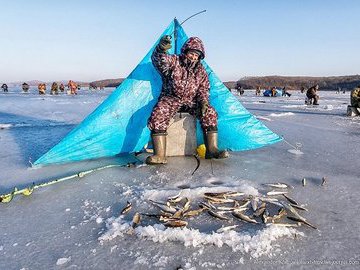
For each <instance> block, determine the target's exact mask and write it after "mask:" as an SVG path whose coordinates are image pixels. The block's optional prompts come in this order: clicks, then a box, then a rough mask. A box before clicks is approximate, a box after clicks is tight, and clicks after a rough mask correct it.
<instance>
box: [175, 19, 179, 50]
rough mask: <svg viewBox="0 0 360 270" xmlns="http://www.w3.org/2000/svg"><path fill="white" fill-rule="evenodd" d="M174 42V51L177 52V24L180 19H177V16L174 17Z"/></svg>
mask: <svg viewBox="0 0 360 270" xmlns="http://www.w3.org/2000/svg"><path fill="white" fill-rule="evenodd" d="M174 25H175V26H174V42H175V46H174V53H175V54H176V53H177V25H178V21H177V20H176V17H175V18H174Z"/></svg>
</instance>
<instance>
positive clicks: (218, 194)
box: [204, 191, 228, 199]
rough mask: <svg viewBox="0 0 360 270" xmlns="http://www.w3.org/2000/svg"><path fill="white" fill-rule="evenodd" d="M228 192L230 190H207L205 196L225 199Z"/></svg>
mask: <svg viewBox="0 0 360 270" xmlns="http://www.w3.org/2000/svg"><path fill="white" fill-rule="evenodd" d="M226 193H228V191H224V192H205V193H204V197H217V198H223V199H225V194H226Z"/></svg>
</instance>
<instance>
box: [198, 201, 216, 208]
mask: <svg viewBox="0 0 360 270" xmlns="http://www.w3.org/2000/svg"><path fill="white" fill-rule="evenodd" d="M199 207H201V208H205V209H216V207H215V206H213V205H212V204H211V203H210V202H200V203H199Z"/></svg>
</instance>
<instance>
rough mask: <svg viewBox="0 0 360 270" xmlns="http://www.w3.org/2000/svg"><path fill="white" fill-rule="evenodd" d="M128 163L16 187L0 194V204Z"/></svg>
mask: <svg viewBox="0 0 360 270" xmlns="http://www.w3.org/2000/svg"><path fill="white" fill-rule="evenodd" d="M128 165H129V163H128V164H127V165H120V164H111V165H106V166H103V167H99V168H95V169H91V170H87V171H82V172H78V173H76V174H73V175H69V176H65V177H62V178H58V179H53V180H50V181H48V182H44V183H39V184H35V182H33V183H32V184H31V185H30V186H28V187H25V188H22V189H18V188H17V187H14V189H13V191H12V192H10V193H7V194H1V195H0V203H1V202H2V203H9V202H11V201H12V199H13V198H14V196H15V195H18V194H22V195H24V196H30V195H31V194H32V193H33V192H34V190H35V189H38V188H41V187H46V186H50V185H53V184H56V183H60V182H63V181H66V180H69V179H73V178H79V179H80V178H83V177H84V176H86V175H88V174H90V173H93V172H96V171H101V170H104V169H108V168H113V167H124V166H128Z"/></svg>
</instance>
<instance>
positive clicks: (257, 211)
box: [253, 202, 266, 217]
mask: <svg viewBox="0 0 360 270" xmlns="http://www.w3.org/2000/svg"><path fill="white" fill-rule="evenodd" d="M265 210H266V203H264V202H263V203H262V204H261V206H260V207H259V208H258V209H257V210H256V211H255V213H254V214H253V215H254V216H255V217H260V216H261V215H262V214H263V213H264V211H265Z"/></svg>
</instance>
